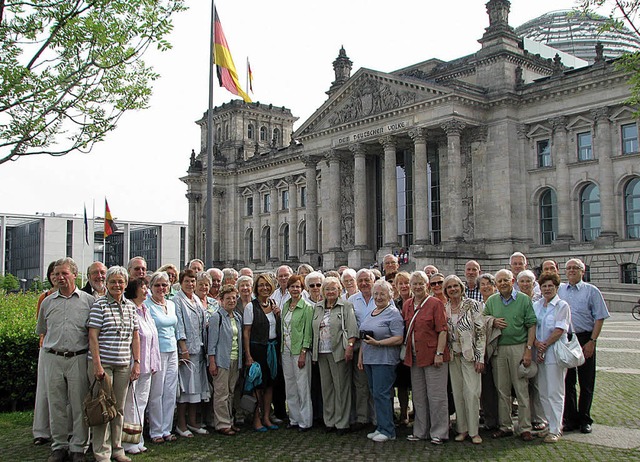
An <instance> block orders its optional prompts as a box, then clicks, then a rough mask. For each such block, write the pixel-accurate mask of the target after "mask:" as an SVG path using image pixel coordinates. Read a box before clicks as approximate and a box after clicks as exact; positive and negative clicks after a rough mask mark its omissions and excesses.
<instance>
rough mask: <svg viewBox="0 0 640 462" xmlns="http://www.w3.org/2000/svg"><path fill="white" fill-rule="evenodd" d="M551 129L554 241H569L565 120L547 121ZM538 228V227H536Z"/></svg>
mask: <svg viewBox="0 0 640 462" xmlns="http://www.w3.org/2000/svg"><path fill="white" fill-rule="evenodd" d="M549 123H550V124H551V127H552V129H553V138H552V144H551V156H552V162H553V163H554V164H555V167H556V180H557V188H556V198H557V199H558V236H557V237H556V241H559V242H558V243H561V242H562V241H570V240H572V239H573V230H572V227H571V223H572V209H571V185H570V179H569V167H568V166H567V157H568V153H567V118H566V117H564V116H561V117H555V118H553V119H550V120H549ZM538 226H539V225H538Z"/></svg>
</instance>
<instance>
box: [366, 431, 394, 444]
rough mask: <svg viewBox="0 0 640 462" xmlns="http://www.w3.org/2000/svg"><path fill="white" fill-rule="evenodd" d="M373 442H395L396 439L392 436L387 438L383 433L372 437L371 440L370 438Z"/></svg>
mask: <svg viewBox="0 0 640 462" xmlns="http://www.w3.org/2000/svg"><path fill="white" fill-rule="evenodd" d="M371 439H372V440H373V441H375V442H376V443H384V442H385V441H389V440H395V439H396V437H395V436H392V437H388V436H387V435H385V434H384V433H378V434H377V435H376V436H374V437H373V438H371Z"/></svg>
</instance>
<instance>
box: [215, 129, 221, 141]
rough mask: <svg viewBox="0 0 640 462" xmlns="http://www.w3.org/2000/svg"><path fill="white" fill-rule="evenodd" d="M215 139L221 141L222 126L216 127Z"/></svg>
mask: <svg viewBox="0 0 640 462" xmlns="http://www.w3.org/2000/svg"><path fill="white" fill-rule="evenodd" d="M216 141H217V142H220V141H222V128H221V127H220V126H218V128H217V129H216Z"/></svg>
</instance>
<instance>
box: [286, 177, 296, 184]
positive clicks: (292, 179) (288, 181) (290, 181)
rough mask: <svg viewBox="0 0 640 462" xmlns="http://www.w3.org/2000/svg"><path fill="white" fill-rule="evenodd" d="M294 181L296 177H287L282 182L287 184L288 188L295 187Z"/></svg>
mask: <svg viewBox="0 0 640 462" xmlns="http://www.w3.org/2000/svg"><path fill="white" fill-rule="evenodd" d="M295 180H296V177H295V176H293V175H287V176H285V177H284V181H286V182H287V184H289V186H291V185H294V186H295Z"/></svg>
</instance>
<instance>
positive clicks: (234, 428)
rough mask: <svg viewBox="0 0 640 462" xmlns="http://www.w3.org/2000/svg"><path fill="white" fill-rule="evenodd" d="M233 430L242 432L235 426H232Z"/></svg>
mask: <svg viewBox="0 0 640 462" xmlns="http://www.w3.org/2000/svg"><path fill="white" fill-rule="evenodd" d="M231 430H233V431H234V432H236V433H239V432H240V429H239V428H238V427H236V426H235V425H231Z"/></svg>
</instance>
